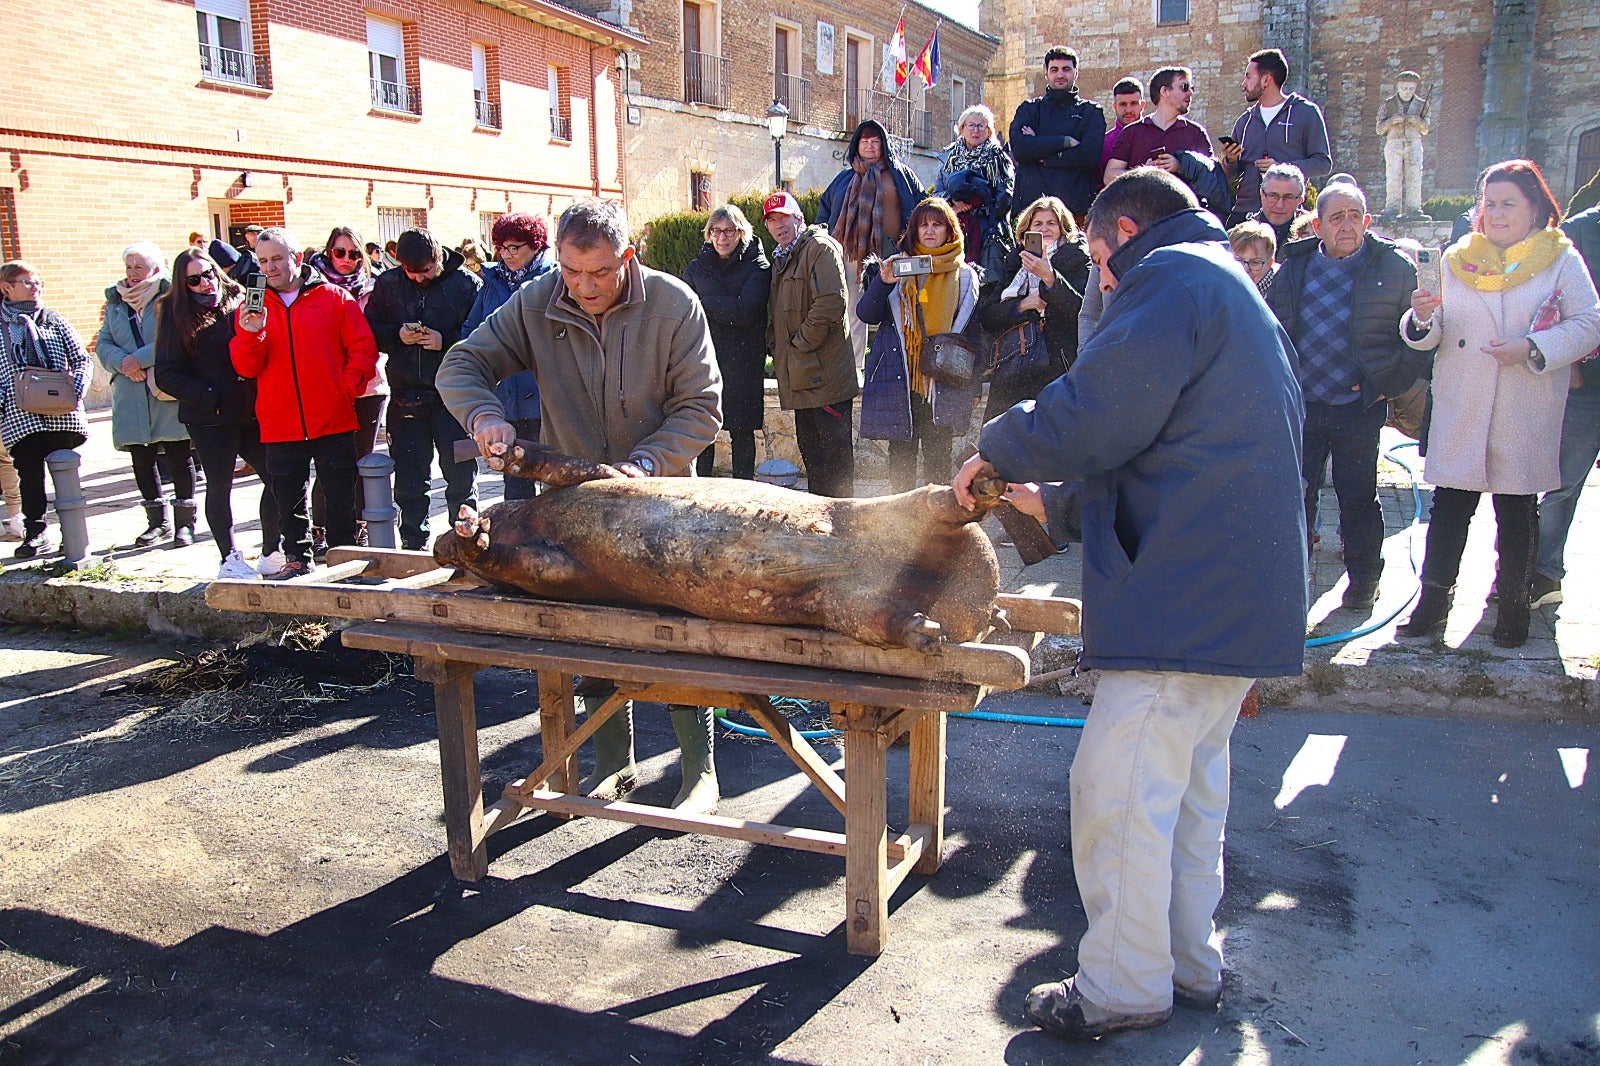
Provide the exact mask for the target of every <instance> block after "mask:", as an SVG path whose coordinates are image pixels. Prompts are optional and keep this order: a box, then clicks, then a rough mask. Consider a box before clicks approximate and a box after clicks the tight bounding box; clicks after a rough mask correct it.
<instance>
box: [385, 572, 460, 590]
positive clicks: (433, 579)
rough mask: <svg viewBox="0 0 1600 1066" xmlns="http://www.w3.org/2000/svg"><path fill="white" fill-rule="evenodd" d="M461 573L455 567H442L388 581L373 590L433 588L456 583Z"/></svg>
mask: <svg viewBox="0 0 1600 1066" xmlns="http://www.w3.org/2000/svg"><path fill="white" fill-rule="evenodd" d="M460 573H461V571H459V570H457V569H456V568H455V567H453V566H441V567H439V568H438V569H435V570H424V571H422V572H421V573H420V574H412V575H411V576H410V577H397V578H392V579H387V580H385V581H384V583H383V584H381V585H374V586H373V588H375V589H377V590H378V591H380V592H384V591H388V590H391V589H426V588H432V587H433V586H435V585H443V584H444V583H445V582H447V581H454V580H455V579H456V576H457V575H458V574H460Z"/></svg>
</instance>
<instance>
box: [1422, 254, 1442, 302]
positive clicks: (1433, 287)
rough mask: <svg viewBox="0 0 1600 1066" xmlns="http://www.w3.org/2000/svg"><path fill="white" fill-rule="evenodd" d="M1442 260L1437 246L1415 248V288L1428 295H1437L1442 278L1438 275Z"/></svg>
mask: <svg viewBox="0 0 1600 1066" xmlns="http://www.w3.org/2000/svg"><path fill="white" fill-rule="evenodd" d="M1441 262H1442V260H1441V259H1440V256H1439V249H1437V248H1419V249H1417V288H1419V289H1421V290H1422V291H1423V292H1425V293H1427V294H1429V295H1430V296H1438V295H1439V289H1440V288H1441V287H1443V284H1444V279H1443V278H1442V277H1441V276H1440V273H1441V272H1440V269H1439V266H1440V263H1441Z"/></svg>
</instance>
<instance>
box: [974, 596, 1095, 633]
mask: <svg viewBox="0 0 1600 1066" xmlns="http://www.w3.org/2000/svg"><path fill="white" fill-rule="evenodd" d="M994 605H995V606H996V607H999V608H1001V609H1002V610H1004V611H1005V612H1006V619H1007V620H1008V621H1009V622H1010V623H1011V628H1012V629H1014V630H1021V629H1031V630H1033V631H1034V632H1037V633H1059V634H1061V635H1062V636H1067V637H1075V636H1077V635H1078V632H1079V627H1080V625H1081V623H1082V621H1083V604H1081V603H1079V602H1078V601H1077V600H1069V599H1065V598H1063V597H1060V596H1014V595H1011V594H1010V593H1002V594H1000V595H999V596H996V597H995V598H994Z"/></svg>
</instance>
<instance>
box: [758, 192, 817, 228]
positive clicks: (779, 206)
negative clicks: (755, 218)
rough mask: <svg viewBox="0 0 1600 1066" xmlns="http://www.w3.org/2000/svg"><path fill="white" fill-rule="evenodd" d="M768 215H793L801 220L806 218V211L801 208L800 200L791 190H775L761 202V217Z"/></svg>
mask: <svg viewBox="0 0 1600 1066" xmlns="http://www.w3.org/2000/svg"><path fill="white" fill-rule="evenodd" d="M768 215H793V216H794V217H795V218H798V219H799V220H800V221H801V222H804V221H805V220H806V214H805V212H804V211H802V210H800V201H799V200H796V199H795V198H794V193H791V192H775V193H773V194H772V195H771V196H769V197H767V198H766V200H765V201H763V202H762V204H761V217H762V218H766V217H767V216H768Z"/></svg>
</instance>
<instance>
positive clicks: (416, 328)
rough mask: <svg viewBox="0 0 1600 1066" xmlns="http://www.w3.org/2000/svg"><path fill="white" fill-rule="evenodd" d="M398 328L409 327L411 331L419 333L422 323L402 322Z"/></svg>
mask: <svg viewBox="0 0 1600 1066" xmlns="http://www.w3.org/2000/svg"><path fill="white" fill-rule="evenodd" d="M400 328H401V329H409V330H410V331H411V332H412V333H420V332H422V323H421V322H402V323H401V324H400Z"/></svg>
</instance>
